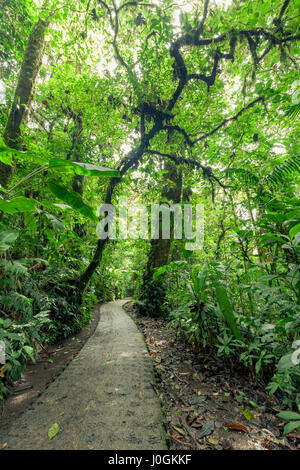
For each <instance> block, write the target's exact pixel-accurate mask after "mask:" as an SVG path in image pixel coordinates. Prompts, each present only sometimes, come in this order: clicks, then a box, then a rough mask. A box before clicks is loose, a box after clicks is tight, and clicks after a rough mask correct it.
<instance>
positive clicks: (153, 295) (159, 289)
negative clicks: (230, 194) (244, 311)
mask: <svg viewBox="0 0 300 470" xmlns="http://www.w3.org/2000/svg"><path fill="white" fill-rule="evenodd" d="M164 169H165V170H168V173H167V174H165V175H164V178H165V180H166V182H165V185H164V187H163V190H162V194H161V195H162V198H163V199H167V200H168V201H169V202H170V204H178V203H180V201H181V190H182V169H181V167H178V166H177V165H176V164H175V163H173V162H171V161H169V160H167V161H165V163H164ZM167 180H169V181H172V182H173V183H175V184H172V185H171V184H169V183H168V181H167ZM172 225H174V224H172V223H171V227H172ZM173 239H174V233H173V230H171V233H170V238H169V239H163V238H158V239H152V240H151V246H150V252H149V256H148V262H147V266H146V270H145V273H144V276H143V283H142V287H141V293H140V300H141V301H142V302H143V306H142V307H141V308H140V310H141V313H144V314H147V315H150V316H159V315H161V313H162V305H163V303H164V300H165V294H166V292H165V289H164V286H163V284H162V283H161V279H159V280H153V274H154V272H155V269H156V268H159V267H161V266H164V265H165V264H168V260H169V254H170V249H171V243H172V240H173Z"/></svg>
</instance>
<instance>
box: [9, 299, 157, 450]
mask: <svg viewBox="0 0 300 470" xmlns="http://www.w3.org/2000/svg"><path fill="white" fill-rule="evenodd" d="M125 302H126V301H124V300H119V301H116V302H110V303H108V304H105V305H103V306H102V307H101V316H100V322H99V324H98V327H97V329H96V331H95V333H94V335H93V336H92V337H91V338H90V339H89V340H88V341H87V343H86V344H85V346H84V347H83V348H82V350H81V351H80V353H79V354H78V356H77V357H76V358H75V359H74V360H73V361H72V362H71V363H70V365H69V366H68V367H67V368H66V369H65V370H64V371H63V372H62V374H61V375H60V376H59V377H57V379H56V380H55V381H54V382H53V383H52V384H50V385H49V387H48V388H47V390H46V391H45V392H44V393H43V394H42V395H41V396H39V397H38V398H37V399H36V400H35V401H34V402H33V403H32V406H31V407H30V408H29V409H27V410H26V411H25V412H24V413H23V414H22V415H21V416H20V417H19V418H18V419H17V420H16V421H15V422H14V423H12V426H11V428H10V430H9V432H8V434H6V435H5V436H4V435H0V442H2V443H4V442H7V444H8V446H7V449H23V450H27V449H58V450H59V449H83V450H88V449H91V448H94V449H107V450H132V449H136V450H142V449H146V450H160V449H165V448H166V444H165V441H164V437H163V436H164V433H163V426H162V414H161V410H160V407H159V402H158V398H157V396H156V394H155V392H154V390H153V387H152V383H153V370H152V365H151V361H150V358H149V355H148V352H147V349H146V346H145V343H144V339H143V337H142V335H141V333H140V332H139V331H138V330H137V328H136V326H135V324H134V322H133V321H132V320H131V319H130V318H129V317H128V315H127V314H126V313H125V312H124V310H123V309H122V306H123V305H124V303H125ZM54 423H57V424H58V425H59V433H58V434H57V435H56V436H55V437H54V438H53V439H49V437H48V430H49V428H50V427H51V426H52V425H53V424H54Z"/></svg>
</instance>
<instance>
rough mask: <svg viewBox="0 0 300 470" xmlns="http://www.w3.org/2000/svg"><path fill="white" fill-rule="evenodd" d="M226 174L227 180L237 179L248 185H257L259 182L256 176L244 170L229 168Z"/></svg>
mask: <svg viewBox="0 0 300 470" xmlns="http://www.w3.org/2000/svg"><path fill="white" fill-rule="evenodd" d="M224 173H225V176H226V177H227V178H231V179H234V178H236V179H238V180H239V181H242V182H244V183H247V184H251V185H257V184H258V182H259V179H258V177H257V176H256V175H254V174H253V173H251V171H249V170H244V169H243V168H227V169H226V170H225V171H224Z"/></svg>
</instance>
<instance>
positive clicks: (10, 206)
mask: <svg viewBox="0 0 300 470" xmlns="http://www.w3.org/2000/svg"><path fill="white" fill-rule="evenodd" d="M33 210H35V206H34V203H33V200H32V199H28V198H27V197H25V196H18V197H15V198H13V199H11V200H10V201H0V211H3V212H6V213H8V214H14V213H16V212H31V211H33Z"/></svg>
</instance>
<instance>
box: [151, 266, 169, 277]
mask: <svg viewBox="0 0 300 470" xmlns="http://www.w3.org/2000/svg"><path fill="white" fill-rule="evenodd" d="M168 269H169V265H168V264H165V265H164V266H161V267H160V268H158V269H157V270H156V271H155V273H154V274H153V280H154V281H155V279H157V278H158V277H159V276H160V275H161V274H163V273H165V272H166V271H167V270H168Z"/></svg>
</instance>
